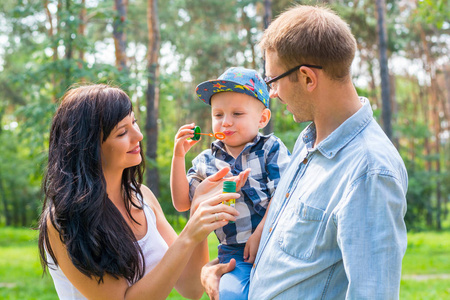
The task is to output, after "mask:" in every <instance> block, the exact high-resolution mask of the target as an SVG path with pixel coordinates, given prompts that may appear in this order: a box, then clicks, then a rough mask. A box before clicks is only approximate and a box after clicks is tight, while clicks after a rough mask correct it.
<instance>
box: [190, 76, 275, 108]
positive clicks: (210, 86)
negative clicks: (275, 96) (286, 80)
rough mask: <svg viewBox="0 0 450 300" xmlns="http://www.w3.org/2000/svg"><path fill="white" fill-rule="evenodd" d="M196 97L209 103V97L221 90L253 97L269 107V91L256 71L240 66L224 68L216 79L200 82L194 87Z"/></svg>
mask: <svg viewBox="0 0 450 300" xmlns="http://www.w3.org/2000/svg"><path fill="white" fill-rule="evenodd" d="M195 92H196V93H197V96H198V98H200V100H202V101H203V102H205V103H206V104H209V105H211V97H212V96H213V95H214V94H216V93H221V92H236V93H241V94H246V95H249V96H252V97H255V98H256V99H258V100H259V101H261V102H262V103H263V104H264V106H265V107H267V108H268V107H269V101H270V97H269V91H268V90H267V85H266V83H265V82H264V80H263V79H262V78H261V75H259V73H258V72H256V71H255V70H251V69H246V68H242V67H233V68H229V69H228V70H226V71H225V72H224V73H223V74H222V75H220V77H219V78H218V79H214V80H209V81H205V82H202V83H200V84H199V85H197V88H196V89H195Z"/></svg>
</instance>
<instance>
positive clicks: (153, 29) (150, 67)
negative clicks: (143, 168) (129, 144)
mask: <svg viewBox="0 0 450 300" xmlns="http://www.w3.org/2000/svg"><path fill="white" fill-rule="evenodd" d="M147 26H148V54H147V72H148V80H147V95H146V100H147V122H146V125H145V133H146V136H147V150H146V156H147V158H148V159H149V162H148V164H147V166H148V167H147V177H146V178H147V186H148V187H149V188H150V189H151V190H152V191H153V193H154V194H155V195H156V196H159V173H158V167H157V163H156V158H157V145H158V122H157V121H158V115H159V111H158V106H159V89H158V77H159V66H158V56H159V44H160V33H159V22H158V2H157V0H148V6H147Z"/></svg>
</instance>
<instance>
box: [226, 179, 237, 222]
mask: <svg viewBox="0 0 450 300" xmlns="http://www.w3.org/2000/svg"><path fill="white" fill-rule="evenodd" d="M223 193H236V182H234V181H224V182H223ZM223 204H225V205H229V206H231V207H233V208H235V205H236V199H229V200H225V201H223ZM230 223H234V222H233V221H230Z"/></svg>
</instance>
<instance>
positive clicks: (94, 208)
mask: <svg viewBox="0 0 450 300" xmlns="http://www.w3.org/2000/svg"><path fill="white" fill-rule="evenodd" d="M132 109H133V107H132V104H131V101H130V98H129V97H128V96H127V94H126V93H125V92H124V91H122V90H121V89H119V88H114V87H110V86H107V85H89V86H81V87H77V88H74V89H71V90H69V91H68V92H67V93H66V94H65V95H64V96H63V98H62V101H61V104H60V106H59V108H58V110H57V112H56V114H55V116H54V118H53V122H52V127H51V131H50V142H49V152H48V166H47V171H46V174H45V178H44V181H43V189H44V193H45V199H44V205H43V209H42V214H41V219H40V223H39V230H40V232H39V251H40V255H41V262H42V265H43V268H44V272H45V270H46V268H47V267H51V265H50V266H49V263H48V261H47V257H46V250H47V252H48V254H49V255H50V256H51V257H52V259H53V261H54V262H55V264H56V265H57V264H58V262H57V260H56V257H55V254H54V252H53V250H52V248H51V245H50V240H49V235H48V228H47V227H48V226H47V224H48V223H47V222H48V221H51V224H52V225H53V226H54V227H55V228H56V230H57V231H58V232H59V237H60V239H61V241H62V242H63V244H64V245H65V246H66V248H67V252H68V255H69V257H70V259H71V260H72V263H73V265H74V266H75V267H76V268H77V269H78V270H79V271H80V272H82V273H83V274H85V275H86V276H89V277H92V276H94V277H95V278H96V279H98V282H99V283H100V282H102V281H103V276H104V275H105V274H110V275H112V276H114V277H115V278H118V277H124V278H126V279H127V280H128V281H129V282H135V281H137V280H139V279H140V278H141V277H142V276H143V274H144V269H145V265H144V260H143V257H142V256H143V254H142V251H141V249H140V247H139V245H138V244H137V242H136V238H135V236H134V234H133V232H132V230H131V229H130V227H129V226H128V225H127V223H126V221H125V219H124V218H123V217H122V215H121V213H120V212H119V210H118V209H117V208H116V206H115V205H114V204H113V203H112V202H111V200H110V199H109V198H108V195H107V193H106V181H105V178H104V176H103V171H102V161H101V144H102V143H103V142H104V141H105V140H106V139H107V138H108V136H109V134H110V133H111V130H113V129H114V128H115V127H116V126H117V124H118V123H119V122H120V121H121V120H123V119H124V118H125V117H126V116H128V115H130V114H131V112H132ZM141 155H143V153H142V147H141ZM142 157H143V156H142ZM143 171H144V160H142V163H141V164H140V165H138V166H134V167H130V168H127V169H125V170H124V172H123V175H122V194H123V200H124V202H125V207H126V210H127V213H128V215H129V216H130V218H131V219H132V220H133V221H135V220H134V219H133V218H132V216H131V206H134V207H137V208H139V209H142V203H140V202H137V201H136V200H133V199H136V198H139V199H143V197H142V192H141V190H140V187H141V183H142V174H143ZM134 195H137V196H138V197H134ZM135 222H136V221H135Z"/></svg>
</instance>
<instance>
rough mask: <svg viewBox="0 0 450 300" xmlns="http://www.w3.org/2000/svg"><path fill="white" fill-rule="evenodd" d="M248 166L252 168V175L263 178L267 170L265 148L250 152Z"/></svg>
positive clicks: (259, 178) (258, 178)
mask: <svg viewBox="0 0 450 300" xmlns="http://www.w3.org/2000/svg"><path fill="white" fill-rule="evenodd" d="M247 167H248V168H251V171H250V177H252V178H254V179H256V180H261V179H263V177H264V174H265V172H266V170H265V163H264V150H258V151H255V152H253V153H250V154H249V156H248V158H247Z"/></svg>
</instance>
